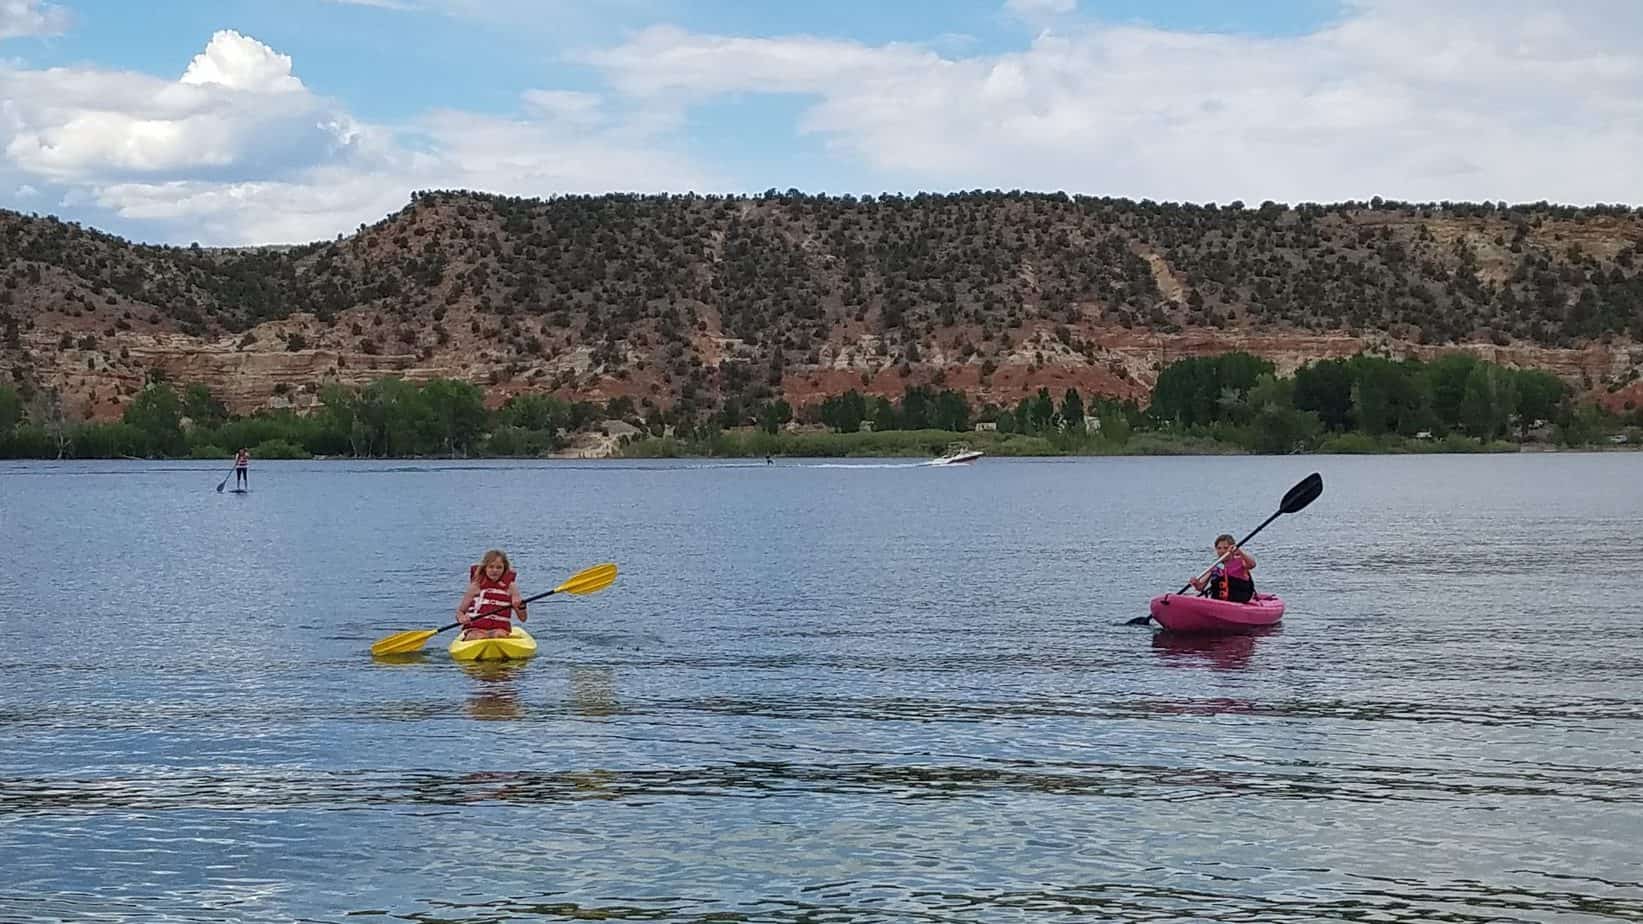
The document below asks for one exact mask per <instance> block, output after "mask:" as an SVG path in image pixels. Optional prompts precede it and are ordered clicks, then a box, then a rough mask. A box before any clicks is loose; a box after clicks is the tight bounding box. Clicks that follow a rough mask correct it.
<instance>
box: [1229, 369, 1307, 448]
mask: <svg viewBox="0 0 1643 924" xmlns="http://www.w3.org/2000/svg"><path fill="white" fill-rule="evenodd" d="M1295 387H1296V386H1295V380H1294V379H1280V378H1277V377H1275V376H1272V375H1263V376H1261V378H1260V379H1259V380H1258V381H1257V382H1256V383H1255V387H1253V388H1251V389H1250V390H1249V399H1248V402H1247V403H1248V406H1249V409H1250V414H1251V418H1250V426H1251V432H1252V433H1253V436H1254V441H1255V445H1254V448H1255V449H1256V450H1257V451H1260V452H1294V451H1295V450H1297V449H1307V448H1310V447H1311V445H1312V443H1313V441H1315V440H1316V439H1317V437H1318V434H1319V433H1320V432H1322V430H1323V423H1322V421H1321V419H1320V418H1319V416H1318V414H1317V412H1315V411H1302V410H1297V409H1296V407H1295Z"/></svg>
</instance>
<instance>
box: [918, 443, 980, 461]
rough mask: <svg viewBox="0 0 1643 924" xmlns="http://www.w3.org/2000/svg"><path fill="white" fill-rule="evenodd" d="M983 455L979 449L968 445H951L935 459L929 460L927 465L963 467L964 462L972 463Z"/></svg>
mask: <svg viewBox="0 0 1643 924" xmlns="http://www.w3.org/2000/svg"><path fill="white" fill-rule="evenodd" d="M983 455H986V453H983V452H982V451H981V450H979V449H974V448H972V447H971V446H970V444H968V443H953V444H952V445H950V446H948V447H947V451H946V452H944V453H942V454H941V455H940V456H939V457H937V458H934V459H931V460H930V462H929V463H928V464H930V465H963V464H965V463H966V462H974V461H975V460H977V459H979V458H981V457H982V456H983Z"/></svg>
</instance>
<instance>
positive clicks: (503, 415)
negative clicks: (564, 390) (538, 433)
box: [497, 392, 571, 432]
mask: <svg viewBox="0 0 1643 924" xmlns="http://www.w3.org/2000/svg"><path fill="white" fill-rule="evenodd" d="M497 417H498V419H499V420H500V421H501V422H502V423H503V424H504V425H506V426H512V427H518V428H520V429H522V430H547V431H550V432H551V431H554V430H557V429H559V428H561V427H567V428H568V427H569V426H570V418H571V406H570V403H569V402H567V401H564V400H561V399H559V398H555V397H553V396H552V395H548V394H542V393H540V392H527V393H525V394H522V395H514V396H513V397H511V398H509V399H508V400H507V402H506V403H504V404H503V405H502V408H501V410H500V411H499V412H498V413H497Z"/></svg>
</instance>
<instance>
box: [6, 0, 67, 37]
mask: <svg viewBox="0 0 1643 924" xmlns="http://www.w3.org/2000/svg"><path fill="white" fill-rule="evenodd" d="M72 22H73V17H72V16H70V15H69V12H68V10H66V9H64V8H63V7H61V6H58V5H57V4H55V3H42V2H40V0H0V40H4V39H9V38H23V37H24V36H30V35H62V34H63V33H64V32H67V31H68V27H69V25H70V24H71V23H72Z"/></svg>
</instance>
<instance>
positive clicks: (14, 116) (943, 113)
mask: <svg viewBox="0 0 1643 924" xmlns="http://www.w3.org/2000/svg"><path fill="white" fill-rule="evenodd" d="M1559 6H1561V7H1562V8H1561V9H1559V8H1558V7H1559ZM772 187H774V188H777V189H782V190H786V189H788V188H798V189H800V190H802V191H804V192H809V193H828V194H834V195H843V194H846V193H851V194H856V195H863V194H869V193H871V194H877V193H883V192H901V193H909V194H910V193H915V192H920V191H931V192H951V191H956V190H966V189H1029V190H1038V191H1057V190H1060V191H1065V192H1068V193H1075V194H1078V193H1082V194H1088V195H1100V196H1122V197H1128V198H1132V199H1153V200H1155V201H1163V202H1182V201H1186V202H1200V203H1203V202H1216V203H1220V204H1225V203H1228V202H1231V201H1233V200H1243V201H1245V202H1248V203H1250V204H1252V205H1253V204H1256V203H1259V202H1262V201H1265V200H1269V199H1270V200H1273V201H1278V202H1286V203H1295V202H1338V201H1343V200H1354V199H1356V200H1363V199H1369V198H1371V197H1373V196H1382V197H1384V198H1388V199H1403V200H1412V201H1442V200H1456V201H1461V200H1464V201H1481V200H1490V201H1500V200H1504V201H1508V202H1533V201H1539V200H1543V199H1544V200H1549V201H1553V202H1562V203H1572V204H1592V203H1626V204H1632V205H1639V204H1643V3H1638V2H1636V0H1574V2H1569V3H1565V4H1553V3H1551V2H1544V0H1443V2H1428V0H1242V2H1238V3H1227V2H1224V0H1151V2H1148V0H829V2H828V3H826V4H800V3H792V2H782V0H763V2H761V0H597V2H594V0H584V2H572V0H198V2H196V0H164V2H154V3H144V2H138V0H0V207H4V208H10V209H15V210H18V211H22V212H37V213H42V214H53V215H58V216H61V217H63V218H65V219H69V220H73V221H79V222H81V223H83V224H86V225H90V226H93V227H97V228H101V229H104V230H107V231H110V232H113V233H116V234H120V235H123V236H126V237H129V238H132V239H136V240H141V241H152V242H159V243H177V244H187V243H191V242H199V243H201V244H207V245H238V244H266V243H295V242H305V241H312V240H321V239H330V238H333V237H335V236H337V235H339V234H347V233H351V232H352V231H354V230H355V229H356V228H357V227H358V226H359V225H361V224H369V223H373V222H376V221H378V220H380V219H382V218H383V217H385V216H386V215H388V214H390V213H392V212H394V211H397V210H398V209H400V208H402V207H404V206H405V204H406V203H407V202H408V201H409V198H410V194H411V193H412V192H413V191H415V190H419V189H474V190H481V191H485V192H495V193H502V194H507V195H517V196H539V197H548V196H552V195H556V194H565V193H602V192H674V193H683V192H691V191H694V192H699V193H724V192H738V193H757V192H762V191H763V190H765V189H768V188H772Z"/></svg>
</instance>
